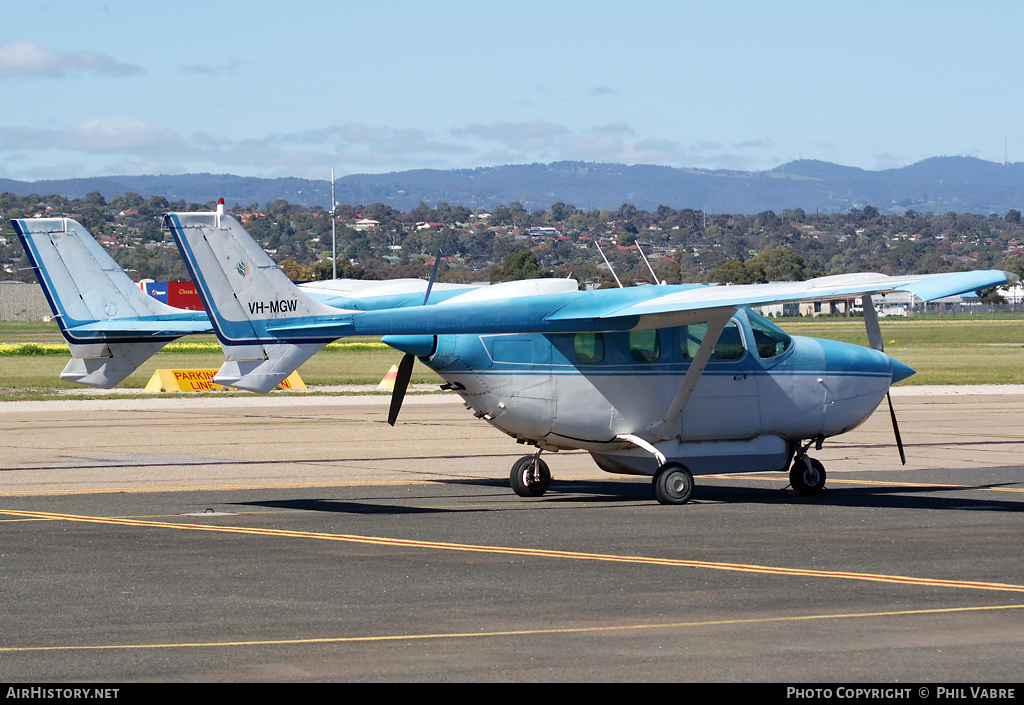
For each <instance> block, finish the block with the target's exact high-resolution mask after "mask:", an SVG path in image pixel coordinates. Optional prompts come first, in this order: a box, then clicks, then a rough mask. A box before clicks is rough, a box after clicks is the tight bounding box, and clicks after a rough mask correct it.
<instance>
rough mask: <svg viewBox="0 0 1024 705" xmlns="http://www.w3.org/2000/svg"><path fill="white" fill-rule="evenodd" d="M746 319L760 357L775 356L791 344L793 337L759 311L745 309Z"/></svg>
mask: <svg viewBox="0 0 1024 705" xmlns="http://www.w3.org/2000/svg"><path fill="white" fill-rule="evenodd" d="M747 320H748V321H750V329H751V330H752V331H753V333H754V347H755V348H757V354H758V356H759V357H761V358H762V359H766V358H769V357H777V356H778V355H781V354H782V353H784V352H786V350H788V349H789V346H790V345H792V344H793V339H792V338H790V337H789V334H788V333H786V331H784V330H782V329H781V328H779V327H778V326H777V325H775V324H774V323H772V322H771V321H769V320H768V319H767V318H765V317H764V316H762V315H761V314H760V313H757V312H756V311H751V310H750V309H747Z"/></svg>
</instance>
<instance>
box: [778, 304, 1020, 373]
mask: <svg viewBox="0 0 1024 705" xmlns="http://www.w3.org/2000/svg"><path fill="white" fill-rule="evenodd" d="M776 323H777V324H778V325H779V326H780V327H781V328H783V329H784V330H785V331H786V332H787V333H791V334H793V335H806V336H810V337H812V338H828V339H830V340H840V341H843V342H847V343H855V344H857V345H865V346H866V345H867V344H868V336H867V333H866V331H865V328H864V321H863V319H860V318H799V319H797V318H790V319H779V320H777V321H776ZM879 326H880V328H881V331H882V342H883V343H884V345H885V351H886V352H887V353H888V354H890V355H891V356H892V357H894V358H896V359H897V360H899V361H900V362H902V363H904V364H907V365H910V366H911V367H913V368H914V369H915V370H917V374H916V375H914V376H913V377H910V378H908V379H906V380H905V381H903V382H901V383H900V385H901V386H913V385H922V384H1024V316H1021V315H1019V314H1017V315H1010V314H986V315H978V316H970V315H963V316H915V317H912V318H895V317H887V318H883V319H881V320H880V321H879Z"/></svg>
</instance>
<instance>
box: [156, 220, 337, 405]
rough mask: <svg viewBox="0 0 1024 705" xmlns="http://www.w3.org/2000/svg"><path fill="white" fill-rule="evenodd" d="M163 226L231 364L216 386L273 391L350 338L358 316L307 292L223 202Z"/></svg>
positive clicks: (224, 370) (167, 221) (216, 379)
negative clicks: (331, 345) (304, 365)
mask: <svg viewBox="0 0 1024 705" xmlns="http://www.w3.org/2000/svg"><path fill="white" fill-rule="evenodd" d="M164 224H165V225H166V226H167V227H169V228H170V230H171V233H172V234H173V235H174V239H175V241H176V242H177V243H178V248H179V249H180V250H181V254H182V256H183V258H184V259H185V265H186V266H187V267H188V269H189V271H190V272H191V274H192V279H193V281H194V282H195V284H196V290H197V291H198V292H199V297H200V298H201V299H202V301H203V305H204V306H205V307H206V310H207V311H208V312H209V314H210V322H211V323H212V324H213V327H214V330H215V331H216V333H217V337H218V338H219V339H220V343H221V347H222V348H223V349H224V355H225V357H226V358H227V361H226V362H225V363H224V364H223V365H222V366H221V368H220V370H219V371H218V372H217V374H216V376H214V378H213V380H214V381H215V382H217V383H218V384H226V385H230V386H232V387H237V388H239V389H248V390H250V391H254V392H268V391H270V390H271V389H273V388H274V387H275V386H277V385H278V384H279V383H280V382H281V380H283V379H284V378H285V377H287V376H288V375H289V374H291V373H292V372H294V371H295V370H296V369H297V368H298V367H299V365H301V364H302V363H303V362H305V361H306V360H308V359H309V358H310V357H311V356H312V355H313V354H314V353H316V352H317V351H318V350H320V349H321V348H323V347H324V346H325V345H326V344H327V343H329V342H331V341H332V340H335V339H337V338H340V337H342V336H344V335H348V334H349V333H350V332H351V325H352V324H351V314H353V313H355V312H354V311H346V310H343V309H337V308H332V307H330V306H327V305H325V304H321V303H319V302H318V301H316V300H314V299H313V298H311V297H309V296H307V295H306V294H305V293H303V292H302V291H301V290H300V289H299V288H298V287H296V286H295V285H294V284H293V283H292V282H291V281H290V280H289V279H288V277H287V276H285V274H284V272H282V271H281V270H280V268H279V267H278V266H277V264H275V263H274V261H273V260H272V259H270V256H269V255H268V254H267V253H266V252H264V251H263V249H262V248H261V247H260V246H259V245H257V244H256V242H255V241H254V240H253V239H252V237H250V236H249V233H247V232H246V231H245V229H244V228H243V227H242V226H241V224H240V223H239V222H238V221H237V220H235V219H234V218H232V217H231V216H230V215H227V214H226V213H225V212H224V206H223V202H222V203H221V205H218V207H217V210H216V211H214V212H207V213H168V214H166V215H165V216H164ZM324 316H326V317H328V318H329V320H326V321H325V320H323V319H322V318H320V317H324ZM312 317H318V320H317V321H316V322H312V321H311V320H310V319H311V318H312Z"/></svg>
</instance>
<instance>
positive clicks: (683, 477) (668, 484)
mask: <svg viewBox="0 0 1024 705" xmlns="http://www.w3.org/2000/svg"><path fill="white" fill-rule="evenodd" d="M653 485H654V497H655V499H657V500H658V501H659V502H661V503H662V504H686V503H687V502H689V501H690V498H691V497H693V474H692V473H691V472H690V471H689V470H687V469H686V466H685V465H683V464H681V463H665V464H664V465H662V466H661V467H660V468H658V472H656V473H655V474H654V482H653Z"/></svg>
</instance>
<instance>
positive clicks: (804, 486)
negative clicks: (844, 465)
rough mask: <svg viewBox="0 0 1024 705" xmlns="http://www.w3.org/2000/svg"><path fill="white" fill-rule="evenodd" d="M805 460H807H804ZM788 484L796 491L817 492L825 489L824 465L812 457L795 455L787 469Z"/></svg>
mask: <svg viewBox="0 0 1024 705" xmlns="http://www.w3.org/2000/svg"><path fill="white" fill-rule="evenodd" d="M804 461H807V462H804ZM789 484H790V485H792V487H793V489H794V490H796V491H797V492H801V493H804V494H818V493H819V492H823V491H824V490H825V466H824V465H822V464H821V463H820V462H818V461H817V460H815V459H814V458H811V457H808V456H806V455H805V456H802V457H801V456H797V458H796V460H794V461H793V468H792V469H791V470H790V471H789Z"/></svg>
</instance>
